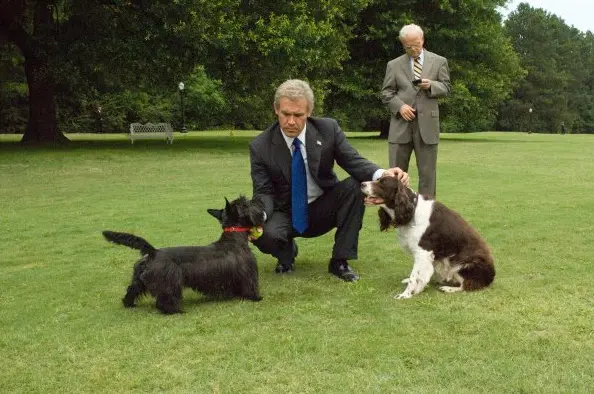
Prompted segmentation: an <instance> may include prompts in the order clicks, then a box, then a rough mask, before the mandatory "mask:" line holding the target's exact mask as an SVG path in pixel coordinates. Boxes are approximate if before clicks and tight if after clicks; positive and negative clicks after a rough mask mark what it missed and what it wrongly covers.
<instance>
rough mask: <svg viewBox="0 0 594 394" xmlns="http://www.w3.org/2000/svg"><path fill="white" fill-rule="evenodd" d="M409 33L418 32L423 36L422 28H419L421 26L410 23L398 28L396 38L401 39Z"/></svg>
mask: <svg viewBox="0 0 594 394" xmlns="http://www.w3.org/2000/svg"><path fill="white" fill-rule="evenodd" d="M411 34H418V35H420V36H421V38H423V37H424V36H425V34H424V33H423V29H421V26H419V25H415V24H414V23H411V24H410V25H405V26H403V27H402V29H400V34H399V35H398V38H400V39H401V40H402V39H403V38H404V37H406V36H408V35H411Z"/></svg>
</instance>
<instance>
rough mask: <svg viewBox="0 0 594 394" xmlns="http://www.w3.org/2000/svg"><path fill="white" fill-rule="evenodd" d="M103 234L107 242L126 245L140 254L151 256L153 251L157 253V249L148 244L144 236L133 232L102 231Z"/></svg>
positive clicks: (153, 253)
mask: <svg viewBox="0 0 594 394" xmlns="http://www.w3.org/2000/svg"><path fill="white" fill-rule="evenodd" d="M103 236H104V237H105V239H106V240H108V241H109V242H113V243H114V244H118V245H124V246H128V247H129V248H132V249H138V250H140V254H142V255H143V256H144V255H149V256H150V257H153V256H154V255H155V253H157V249H155V248H154V247H153V246H152V245H151V244H149V243H148V242H147V241H146V240H145V239H144V238H140V237H137V236H136V235H133V234H128V233H118V232H115V231H107V230H106V231H103Z"/></svg>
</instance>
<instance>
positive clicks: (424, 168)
mask: <svg viewBox="0 0 594 394" xmlns="http://www.w3.org/2000/svg"><path fill="white" fill-rule="evenodd" d="M408 127H410V128H411V132H412V138H411V140H410V142H408V143H406V144H394V143H389V144H388V145H389V146H388V156H389V163H390V167H400V168H401V169H402V170H403V171H405V172H408V164H409V162H410V156H411V154H412V152H413V150H414V152H415V159H416V161H417V169H418V173H419V187H418V190H417V191H418V192H419V194H422V195H424V196H429V197H435V192H436V190H435V189H436V178H437V174H436V172H437V171H436V168H437V144H431V145H429V144H426V143H425V142H423V138H422V137H421V133H420V131H419V122H418V121H417V120H416V119H414V120H413V121H412V122H410V124H409V125H408Z"/></svg>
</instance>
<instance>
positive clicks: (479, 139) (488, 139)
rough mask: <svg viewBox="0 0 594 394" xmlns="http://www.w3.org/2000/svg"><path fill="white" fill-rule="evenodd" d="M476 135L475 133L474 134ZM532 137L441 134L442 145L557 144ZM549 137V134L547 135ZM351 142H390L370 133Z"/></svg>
mask: <svg viewBox="0 0 594 394" xmlns="http://www.w3.org/2000/svg"><path fill="white" fill-rule="evenodd" d="M473 134H474V133H473ZM531 135H538V133H534V134H526V139H514V138H501V137H493V136H481V135H472V136H468V137H466V138H465V137H452V136H451V134H450V135H448V134H447V133H442V134H441V139H440V143H442V142H471V143H509V142H513V143H516V142H518V143H534V142H538V143H549V142H556V141H553V140H534V139H530V136H531ZM545 135H549V134H545ZM348 138H349V139H350V140H353V139H356V140H372V141H386V142H388V139H387V138H382V137H380V136H379V134H377V133H372V132H370V133H369V135H350V136H349V137H348Z"/></svg>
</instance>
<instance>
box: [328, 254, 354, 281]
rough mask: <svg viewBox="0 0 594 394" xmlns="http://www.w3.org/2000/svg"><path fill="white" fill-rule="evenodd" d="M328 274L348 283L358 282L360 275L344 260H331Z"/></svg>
mask: <svg viewBox="0 0 594 394" xmlns="http://www.w3.org/2000/svg"><path fill="white" fill-rule="evenodd" d="M328 272H330V273H331V274H332V275H335V276H337V277H339V278H340V279H342V280H344V281H347V282H356V281H357V280H359V275H357V273H356V272H355V271H353V269H352V268H351V267H350V266H349V265H348V264H347V262H346V260H343V259H331V260H330V264H329V265H328Z"/></svg>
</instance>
